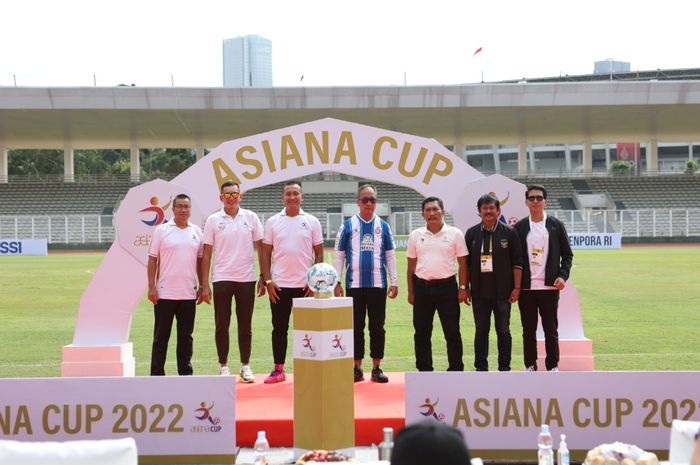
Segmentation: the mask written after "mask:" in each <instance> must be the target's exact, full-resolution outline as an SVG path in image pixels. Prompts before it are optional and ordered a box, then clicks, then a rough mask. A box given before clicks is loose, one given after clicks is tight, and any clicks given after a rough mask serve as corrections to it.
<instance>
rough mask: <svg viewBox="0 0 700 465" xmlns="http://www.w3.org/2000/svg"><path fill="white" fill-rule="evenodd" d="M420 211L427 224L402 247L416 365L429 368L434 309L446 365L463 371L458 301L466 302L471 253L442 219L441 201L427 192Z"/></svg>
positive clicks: (460, 233) (431, 369) (453, 228)
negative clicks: (442, 338)
mask: <svg viewBox="0 0 700 465" xmlns="http://www.w3.org/2000/svg"><path fill="white" fill-rule="evenodd" d="M422 211H423V218H424V219H425V226H424V227H421V228H418V229H415V230H414V231H412V232H411V234H410V236H408V247H407V251H406V258H407V260H406V261H407V272H406V284H407V288H408V303H409V304H411V305H413V328H414V330H415V333H414V336H413V339H414V345H415V351H416V368H418V371H433V349H432V342H431V340H430V338H431V334H432V332H433V317H434V316H435V311H437V314H438V317H439V318H440V323H441V325H442V330H443V333H444V334H445V341H446V343H447V362H448V366H447V370H448V371H463V370H464V362H463V361H462V352H463V349H462V335H461V333H460V330H459V313H460V308H459V304H460V302H465V303H468V302H469V291H468V289H467V283H468V282H469V276H468V272H467V254H468V253H469V252H468V250H467V245H466V243H465V242H464V236H463V235H462V231H460V230H459V229H457V228H455V227H454V226H449V225H447V224H445V220H444V218H445V209H444V207H443V203H442V200H440V199H439V198H437V197H427V198H426V199H425V200H423V204H422ZM455 262H456V263H457V264H458V265H459V271H457V270H456V267H455Z"/></svg>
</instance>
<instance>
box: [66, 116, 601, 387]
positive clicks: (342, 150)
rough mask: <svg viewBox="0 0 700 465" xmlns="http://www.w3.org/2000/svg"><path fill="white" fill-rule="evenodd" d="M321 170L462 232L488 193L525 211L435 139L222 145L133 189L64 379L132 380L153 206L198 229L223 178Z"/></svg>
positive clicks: (325, 130) (86, 305) (298, 135)
mask: <svg viewBox="0 0 700 465" xmlns="http://www.w3.org/2000/svg"><path fill="white" fill-rule="evenodd" d="M321 171H335V172H339V173H344V174H349V175H353V176H358V177H362V178H369V179H374V180H378V181H382V182H387V183H392V184H399V185H403V186H408V187H411V188H413V189H415V190H416V191H418V192H419V193H421V194H423V195H425V196H429V195H432V196H437V197H440V198H441V199H442V200H443V202H444V204H445V209H446V210H447V211H448V212H450V213H451V214H452V216H453V218H454V220H455V225H456V226H457V227H459V228H460V229H462V230H465V229H466V228H468V227H469V226H471V225H473V224H475V223H476V222H478V221H479V218H478V216H477V214H476V200H477V199H478V197H479V196H481V195H483V194H484V193H488V192H494V193H496V195H497V196H498V197H499V198H502V199H503V198H505V197H506V196H510V199H515V200H512V201H509V202H507V203H506V204H505V205H503V206H502V213H503V214H504V215H505V217H506V218H508V219H514V218H520V217H523V216H525V215H526V214H527V209H526V208H525V205H524V192H525V186H524V185H522V184H520V183H518V182H516V181H514V180H512V179H509V178H506V177H504V176H501V175H493V176H489V177H485V176H484V175H482V174H481V173H480V172H479V171H477V170H476V169H474V168H472V167H471V166H470V165H469V164H467V163H466V162H465V161H463V160H461V159H460V158H458V157H457V156H455V155H454V154H453V153H452V152H450V151H449V150H447V149H446V148H445V147H444V146H442V145H441V144H439V143H438V142H437V141H435V140H434V139H426V138H423V137H418V136H413V135H409V134H403V133H399V132H394V131H388V130H384V129H379V128H374V127H370V126H364V125H361V124H356V123H351V122H347V121H341V120H337V119H331V118H326V119H321V120H317V121H313V122H309V123H304V124H299V125H296V126H291V127H287V128H282V129H277V130H274V131H270V132H266V133H262V134H257V135H254V136H250V137H245V138H242V139H236V140H231V141H228V142H224V143H222V144H221V145H219V146H218V147H217V148H216V149H214V150H213V151H212V152H211V153H209V154H208V155H207V156H206V157H204V158H202V159H201V160H199V161H198V162H196V163H195V164H194V165H193V166H191V167H190V168H189V169H187V170H185V171H184V172H183V173H181V174H180V175H179V176H177V177H176V178H174V179H173V180H172V181H171V182H166V181H163V180H155V181H151V182H148V183H145V184H142V185H139V186H136V187H134V188H132V189H130V190H129V192H128V194H127V195H126V197H125V199H124V200H123V201H122V203H121V205H120V207H119V211H118V212H117V214H116V227H117V236H116V237H117V239H116V240H115V242H114V243H113V244H112V246H111V248H110V249H109V251H108V252H107V254H106V255H105V257H104V259H103V261H102V264H101V265H100V267H99V268H98V270H97V271H96V273H95V275H94V277H93V279H92V281H91V282H90V283H89V285H88V287H87V289H86V290H85V292H84V293H83V295H82V297H81V299H80V308H79V312H78V318H77V322H76V328H75V333H74V337H73V343H72V344H71V345H68V346H65V347H64V349H63V362H62V364H61V373H62V376H104V375H121V376H129V375H134V373H135V368H134V367H135V362H134V357H133V350H132V345H131V343H130V342H129V341H128V337H129V330H130V326H131V317H132V314H133V312H134V310H135V309H136V307H137V305H138V303H139V301H140V300H141V299H142V298H143V295H144V292H145V290H146V287H147V282H146V272H145V268H146V262H147V249H148V247H147V246H148V244H149V243H150V236H151V233H152V230H153V228H154V227H155V225H154V224H147V223H153V220H154V219H155V220H156V222H157V220H158V219H159V217H158V214H159V212H158V207H161V206H164V205H167V203H168V201H169V199H170V198H172V197H173V196H175V195H177V194H179V193H182V192H184V193H187V194H188V195H189V196H190V197H191V198H192V204H193V211H192V218H191V221H192V222H193V223H196V224H202V223H203V221H204V219H205V218H206V216H207V215H208V214H209V213H211V212H213V211H215V210H217V209H219V208H220V201H219V186H220V185H221V183H222V182H223V181H225V180H228V179H231V180H234V181H236V182H238V183H239V184H240V185H241V189H242V190H243V191H247V190H250V189H254V188H256V187H261V186H264V185H267V184H272V183H276V182H281V181H284V180H288V179H294V178H299V177H302V176H305V175H309V174H313V173H317V172H321ZM517 199H523V201H519V200H517ZM416 207H418V206H416ZM165 213H166V215H168V216H171V212H170V211H166V212H165ZM568 287H571V286H568ZM574 293H575V291H574ZM573 310H575V315H574V318H573V319H574V320H575V321H573V322H572V323H574V325H573V326H574V327H575V329H574V331H573V333H574V334H573V335H574V336H575V337H576V338H578V339H583V329H582V325H581V318H580V312H579V308H578V305H577V306H576V308H575V309H573ZM567 313H569V312H567ZM562 351H563V350H562ZM591 360H592V359H591Z"/></svg>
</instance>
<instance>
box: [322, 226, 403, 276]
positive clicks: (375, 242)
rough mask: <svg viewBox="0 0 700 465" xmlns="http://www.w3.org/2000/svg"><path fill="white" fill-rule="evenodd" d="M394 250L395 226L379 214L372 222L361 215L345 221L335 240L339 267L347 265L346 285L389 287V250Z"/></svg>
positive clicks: (338, 268) (337, 267)
mask: <svg viewBox="0 0 700 465" xmlns="http://www.w3.org/2000/svg"><path fill="white" fill-rule="evenodd" d="M393 250H394V238H393V235H392V233H391V227H390V226H389V223H387V222H386V221H384V220H383V219H381V218H380V217H378V216H377V215H374V217H373V218H372V219H371V220H369V221H365V220H363V219H362V218H361V217H360V216H359V215H354V216H352V217H350V218H348V219H347V220H345V221H344V222H343V224H342V225H341V227H340V229H339V230H338V236H337V237H336V240H335V253H336V269H337V271H338V272H339V273H340V271H341V269H342V268H343V267H344V268H345V287H346V288H347V289H349V288H357V287H388V285H387V269H388V267H389V266H390V264H387V251H393ZM391 255H392V256H391V258H390V259H392V260H395V258H394V257H393V253H392V254H391ZM343 259H344V260H343ZM343 261H344V263H343ZM343 265H344V266H343ZM393 268H394V269H395V265H394V267H393ZM394 273H395V270H394ZM393 278H394V279H392V281H394V280H395V277H393Z"/></svg>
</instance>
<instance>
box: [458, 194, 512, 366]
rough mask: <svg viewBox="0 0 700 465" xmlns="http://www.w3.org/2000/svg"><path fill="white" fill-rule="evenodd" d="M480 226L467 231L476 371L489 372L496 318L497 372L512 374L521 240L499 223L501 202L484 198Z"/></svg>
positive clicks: (485, 196)
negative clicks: (513, 318) (512, 311)
mask: <svg viewBox="0 0 700 465" xmlns="http://www.w3.org/2000/svg"><path fill="white" fill-rule="evenodd" d="M476 206H477V209H478V210H479V215H480V216H481V222H480V223H479V224H477V225H475V226H472V227H471V228H469V229H468V230H467V233H466V234H465V235H464V239H465V241H466V243H467V248H468V249H469V256H468V263H469V278H470V279H469V284H470V287H471V297H472V304H473V307H472V308H473V313H474V327H475V331H474V368H476V371H488V369H489V362H488V356H489V331H490V329H491V313H493V315H494V323H495V327H496V337H497V340H498V370H499V371H510V359H511V349H512V338H511V335H510V306H511V304H512V303H514V302H515V301H517V300H518V296H519V293H520V277H521V274H522V268H523V265H522V252H521V245H520V239H519V238H518V235H517V233H516V232H515V230H514V229H513V228H511V227H509V226H507V225H505V224H503V223H501V222H500V221H498V219H499V218H500V216H501V203H500V201H499V200H498V199H497V198H495V197H493V196H491V195H489V194H486V195H482V196H481V197H480V198H479V200H478V201H477V203H476Z"/></svg>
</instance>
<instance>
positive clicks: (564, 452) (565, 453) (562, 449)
mask: <svg viewBox="0 0 700 465" xmlns="http://www.w3.org/2000/svg"><path fill="white" fill-rule="evenodd" d="M560 437H561V441H560V442H559V449H557V465H569V447H568V446H567V445H566V434H562V435H561V436H560Z"/></svg>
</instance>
